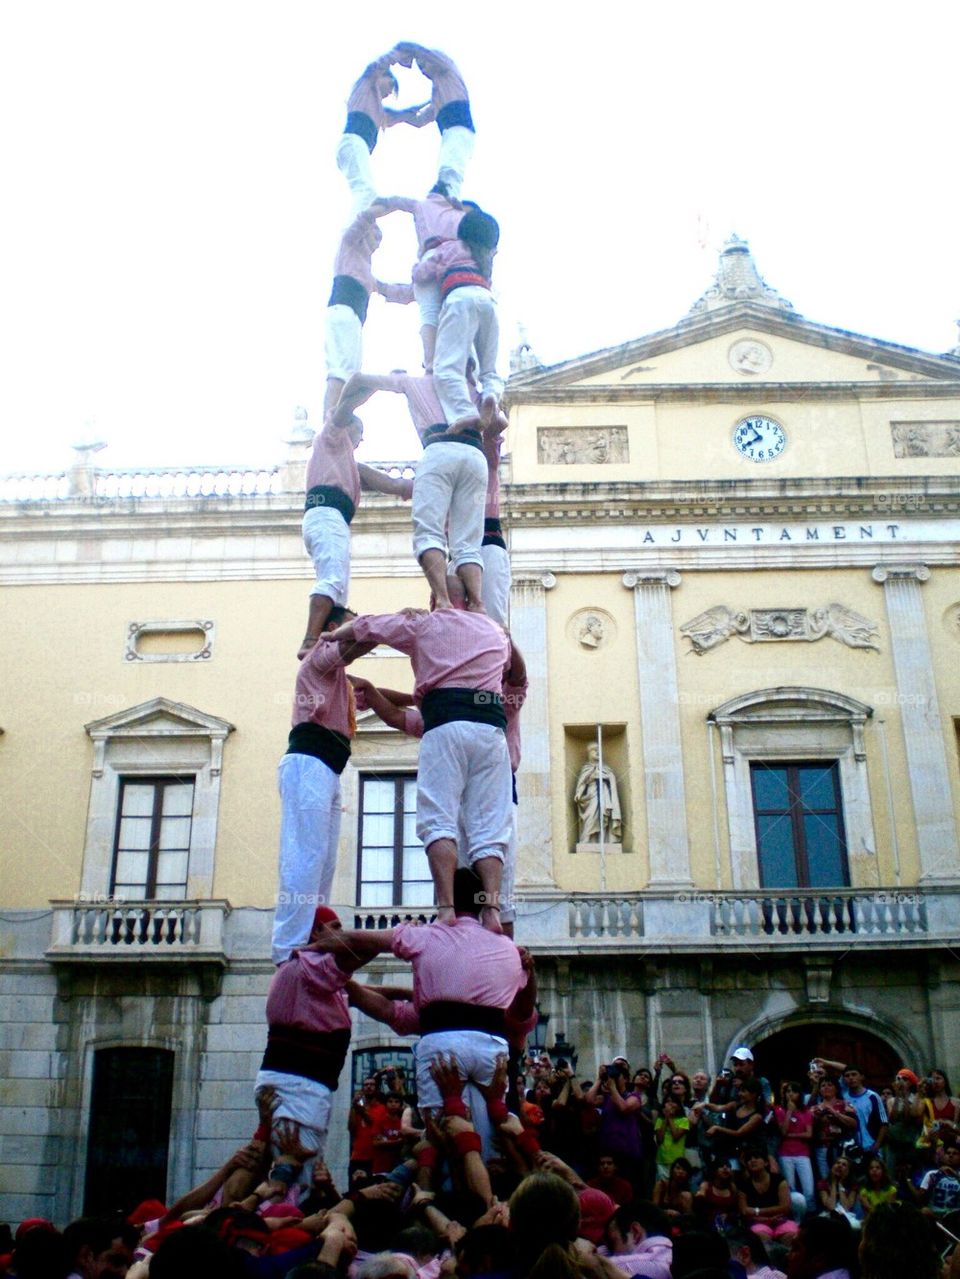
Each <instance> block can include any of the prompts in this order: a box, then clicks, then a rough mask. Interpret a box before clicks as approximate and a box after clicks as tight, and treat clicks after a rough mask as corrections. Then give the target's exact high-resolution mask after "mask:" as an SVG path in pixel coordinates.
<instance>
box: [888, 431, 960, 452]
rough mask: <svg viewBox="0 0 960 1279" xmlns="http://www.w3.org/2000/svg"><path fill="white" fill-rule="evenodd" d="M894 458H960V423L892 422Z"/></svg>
mask: <svg viewBox="0 0 960 1279" xmlns="http://www.w3.org/2000/svg"><path fill="white" fill-rule="evenodd" d="M890 433H891V436H892V437H893V455H894V457H960V422H891V423H890Z"/></svg>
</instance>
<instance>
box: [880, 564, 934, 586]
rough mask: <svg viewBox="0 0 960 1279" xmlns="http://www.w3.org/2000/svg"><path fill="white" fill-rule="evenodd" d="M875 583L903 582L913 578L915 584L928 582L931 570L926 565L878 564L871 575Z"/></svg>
mask: <svg viewBox="0 0 960 1279" xmlns="http://www.w3.org/2000/svg"><path fill="white" fill-rule="evenodd" d="M870 576H871V577H872V578H873V580H874V581H875V582H880V583H881V584H883V583H884V582H888V581H890V582H903V581H908V580H910V579H911V578H912V579H913V581H915V582H926V581H929V579H930V570H929V569H928V568H927V566H926V564H878V565H877V566H876V568H874V570H873V572H872V573H871V574H870Z"/></svg>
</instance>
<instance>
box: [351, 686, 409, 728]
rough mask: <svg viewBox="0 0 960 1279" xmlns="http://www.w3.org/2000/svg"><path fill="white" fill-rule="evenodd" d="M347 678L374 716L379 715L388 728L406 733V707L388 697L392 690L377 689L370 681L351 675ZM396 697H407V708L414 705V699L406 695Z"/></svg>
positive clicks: (399, 694)
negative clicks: (360, 694)
mask: <svg viewBox="0 0 960 1279" xmlns="http://www.w3.org/2000/svg"><path fill="white" fill-rule="evenodd" d="M347 678H348V679H349V680H350V682H351V684H352V685H353V687H354V688H355V689H356V691H357V692H358V693H362V694H363V700H364V702H366V704H367V707H368V708H369V709H370V710H372V711H373V712H374V714H376V715H379V716H380V718H381V719H382V720H383V722H384V723H385V724H386V725H388V727H390V728H395V729H397V730H398V731H399V732H401V733H402V732H404V731H405V724H406V720H405V716H404V707H403V706H398V705H397V703H396V702H394V701H393V700H392V698H390V697H388V696H387V693H388V692H390V691H392V690H390V689H380V688H377V687H376V686H375V685H373V684H371V683H370V681H369V680H367V679H360V678H358V677H357V676H355V675H349V676H348V677H347ZM395 696H397V697H407V698H408V700H407V702H406V703H405V704H406V705H407V706H410V705H412V703H413V698H412V697H408V695H407V694H406V693H398V694H395Z"/></svg>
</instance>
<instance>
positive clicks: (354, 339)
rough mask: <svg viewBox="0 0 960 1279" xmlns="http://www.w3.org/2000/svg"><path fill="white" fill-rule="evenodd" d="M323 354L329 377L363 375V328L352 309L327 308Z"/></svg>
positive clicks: (347, 307) (344, 380)
mask: <svg viewBox="0 0 960 1279" xmlns="http://www.w3.org/2000/svg"><path fill="white" fill-rule="evenodd" d="M323 354H324V357H325V359H326V361H327V377H338V378H339V379H340V380H341V382H346V380H347V378H348V377H351V376H352V375H353V374H354V373H359V372H360V363H361V360H362V356H363V325H362V324H361V323H360V317H359V315H357V313H356V311H355V310H354V309H353V307H352V306H346V305H345V304H344V303H343V302H336V303H334V305H333V306H328V307H327V312H326V322H325V324H324V342H323Z"/></svg>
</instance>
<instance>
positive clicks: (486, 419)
mask: <svg viewBox="0 0 960 1279" xmlns="http://www.w3.org/2000/svg"><path fill="white" fill-rule="evenodd" d="M496 420H497V397H496V396H495V395H485V396H484V397H483V399H482V400H481V401H480V425H481V426H493V424H494V422H495V421H496Z"/></svg>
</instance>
